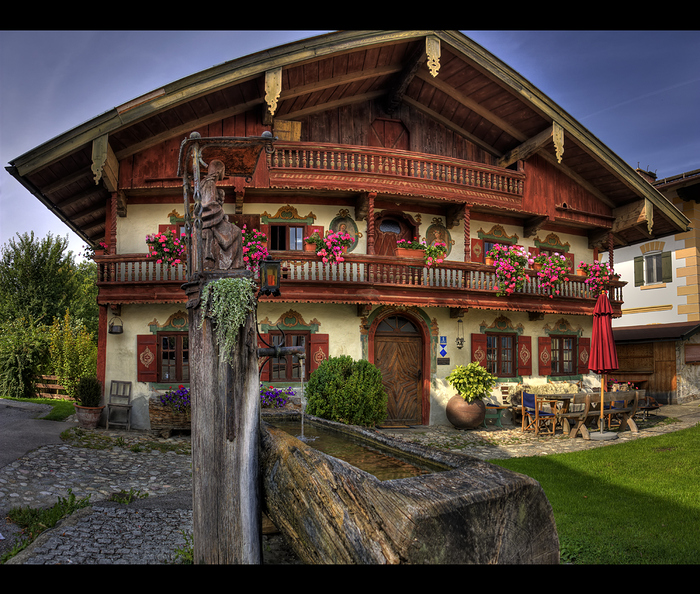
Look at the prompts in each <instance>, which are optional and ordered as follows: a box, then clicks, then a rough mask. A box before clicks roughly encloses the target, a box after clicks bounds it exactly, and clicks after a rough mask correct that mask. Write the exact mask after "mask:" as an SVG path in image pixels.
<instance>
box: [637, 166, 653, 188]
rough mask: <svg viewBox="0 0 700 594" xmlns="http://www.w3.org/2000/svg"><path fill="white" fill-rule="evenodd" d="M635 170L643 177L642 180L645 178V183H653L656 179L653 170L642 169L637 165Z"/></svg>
mask: <svg viewBox="0 0 700 594" xmlns="http://www.w3.org/2000/svg"><path fill="white" fill-rule="evenodd" d="M635 171H636V172H637V173H638V174H639V175H641V176H642V178H643V179H644V180H646V181H647V183H649V184H652V185H653V183H654V182H655V181H656V173H653V172H651V171H644V170H642V169H640V168H639V167H637V169H635Z"/></svg>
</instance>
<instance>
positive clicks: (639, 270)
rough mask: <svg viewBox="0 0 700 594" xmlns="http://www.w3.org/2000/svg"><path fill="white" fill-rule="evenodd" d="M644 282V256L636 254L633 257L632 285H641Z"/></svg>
mask: <svg viewBox="0 0 700 594" xmlns="http://www.w3.org/2000/svg"><path fill="white" fill-rule="evenodd" d="M643 284H644V256H636V257H635V259H634V286H635V287H641V286H642V285H643Z"/></svg>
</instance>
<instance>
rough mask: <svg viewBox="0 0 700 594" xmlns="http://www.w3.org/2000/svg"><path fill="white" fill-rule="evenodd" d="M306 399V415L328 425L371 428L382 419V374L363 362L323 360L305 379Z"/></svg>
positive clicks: (346, 359)
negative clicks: (324, 420) (333, 422)
mask: <svg viewBox="0 0 700 594" xmlns="http://www.w3.org/2000/svg"><path fill="white" fill-rule="evenodd" d="M306 398H307V404H306V412H307V413H309V414H310V415H314V416H317V417H321V418H323V419H328V420H329V421H337V422H340V423H345V424H348V425H363V426H366V427H371V426H374V425H376V424H377V423H381V422H382V421H383V420H384V419H386V409H387V395H386V391H385V390H384V385H383V384H382V374H381V372H380V371H379V369H378V368H377V367H375V366H374V365H372V364H371V363H369V362H368V361H365V360H364V359H361V360H359V361H354V360H353V359H352V358H351V357H349V356H347V355H343V356H340V357H330V358H328V359H327V360H325V361H324V362H323V363H321V365H320V366H319V367H318V369H317V370H316V371H314V372H313V373H312V374H311V377H309V382H308V384H307V386H306Z"/></svg>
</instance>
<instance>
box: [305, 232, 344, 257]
mask: <svg viewBox="0 0 700 594" xmlns="http://www.w3.org/2000/svg"><path fill="white" fill-rule="evenodd" d="M304 241H305V242H306V244H307V245H308V244H313V245H315V246H316V250H317V251H316V255H317V256H318V257H319V258H321V259H322V260H323V262H324V264H337V263H338V262H343V261H344V260H345V258H343V254H344V253H345V252H346V251H347V249H348V248H349V247H350V246H351V245H352V244H353V242H354V241H355V240H354V239H353V238H352V237H351V236H350V234H349V233H345V232H343V231H327V232H326V236H325V237H324V238H323V239H321V237H320V236H319V235H318V233H312V234H311V235H310V236H309V237H306V238H304Z"/></svg>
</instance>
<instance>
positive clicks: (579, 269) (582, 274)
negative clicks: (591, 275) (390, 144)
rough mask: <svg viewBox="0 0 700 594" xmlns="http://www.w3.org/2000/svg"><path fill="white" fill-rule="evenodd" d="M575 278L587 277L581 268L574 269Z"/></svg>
mask: <svg viewBox="0 0 700 594" xmlns="http://www.w3.org/2000/svg"><path fill="white" fill-rule="evenodd" d="M576 276H588V275H587V274H586V271H585V270H584V269H583V268H577V269H576Z"/></svg>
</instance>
